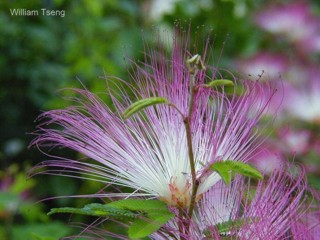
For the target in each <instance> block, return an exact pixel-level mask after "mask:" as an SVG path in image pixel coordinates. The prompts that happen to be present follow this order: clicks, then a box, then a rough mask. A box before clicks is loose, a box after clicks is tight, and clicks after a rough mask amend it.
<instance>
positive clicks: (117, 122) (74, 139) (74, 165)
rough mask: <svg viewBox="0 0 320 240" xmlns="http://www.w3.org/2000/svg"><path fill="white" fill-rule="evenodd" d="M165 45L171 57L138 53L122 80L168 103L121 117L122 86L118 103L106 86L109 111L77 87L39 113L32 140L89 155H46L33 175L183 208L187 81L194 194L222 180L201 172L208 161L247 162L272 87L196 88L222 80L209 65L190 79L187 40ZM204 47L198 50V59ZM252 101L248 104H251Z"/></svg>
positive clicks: (187, 179)
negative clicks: (67, 99) (138, 60)
mask: <svg viewBox="0 0 320 240" xmlns="http://www.w3.org/2000/svg"><path fill="white" fill-rule="evenodd" d="M172 42H173V43H172V51H171V53H170V54H168V53H165V50H164V49H163V48H162V47H161V46H162V43H159V49H158V50H150V51H149V52H147V53H146V54H145V56H146V60H145V62H146V63H145V64H143V65H142V66H137V64H133V66H134V67H135V68H136V70H135V71H134V72H133V73H132V75H131V77H132V80H133V82H135V86H133V85H130V84H127V85H128V86H129V87H130V89H131V91H132V92H133V94H134V96H135V98H137V99H144V98H150V97H162V98H166V99H167V101H168V102H169V103H170V106H169V105H166V104H158V105H155V106H151V107H148V108H146V109H144V110H143V111H142V112H140V113H137V114H134V115H133V116H132V117H130V118H129V119H126V120H125V119H124V118H123V117H122V113H123V112H124V111H125V109H127V108H128V106H130V105H131V104H132V103H133V102H134V101H133V100H131V99H130V98H129V97H128V94H126V93H125V92H124V90H123V89H122V93H124V94H123V95H122V96H121V97H122V100H121V101H120V100H118V97H119V96H118V95H117V94H116V93H113V91H111V90H110V89H109V94H110V96H111V98H112V100H113V103H114V106H115V109H116V110H115V111H112V110H111V108H110V107H108V106H107V105H106V104H105V103H103V102H102V101H101V100H100V99H99V98H98V97H97V96H96V95H94V94H93V93H91V92H89V91H87V90H79V89H76V90H74V91H76V93H78V95H79V97H76V98H74V99H73V101H74V103H75V105H74V106H71V107H68V108H66V109H59V110H52V111H48V112H45V113H43V114H42V115H41V116H40V118H39V120H40V121H42V123H40V124H39V126H38V130H37V131H36V133H35V134H37V137H36V139H35V140H34V141H33V142H32V144H33V145H37V146H38V147H40V148H42V147H66V148H69V149H72V150H74V151H77V152H79V153H81V154H82V155H84V156H87V158H88V159H91V160H86V159H79V160H73V159H67V158H63V157H53V156H51V157H52V158H53V159H52V160H47V161H44V162H43V163H41V164H39V165H38V166H36V167H35V168H34V169H33V172H34V173H37V172H38V170H40V172H41V173H43V174H55V175H64V176H70V177H77V178H82V179H92V180H95V181H99V182H102V183H104V184H112V185H113V186H121V187H129V188H130V189H132V191H130V192H123V193H109V194H100V195H99V196H101V197H137V196H143V197H147V198H158V199H161V200H163V201H165V202H166V203H167V204H169V205H172V206H180V207H181V206H182V207H186V206H189V204H190V201H191V199H190V198H191V195H192V186H191V185H192V176H191V169H190V163H189V154H188V144H187V140H186V129H185V125H184V120H185V118H186V117H187V116H188V112H189V107H190V101H191V100H190V86H191V84H193V85H194V86H195V87H197V88H196V91H195V95H194V99H193V101H194V104H193V109H192V114H191V118H190V119H189V121H190V128H191V136H192V147H193V150H194V164H195V172H196V178H197V180H198V181H199V182H200V183H199V188H198V192H197V199H199V198H200V197H201V195H202V194H203V193H205V192H206V191H207V190H208V189H209V188H210V187H211V186H213V185H215V184H216V183H217V182H218V181H219V180H220V179H221V178H220V176H219V175H218V174H217V173H212V172H211V173H208V171H207V166H208V165H210V164H211V163H213V162H214V161H218V160H219V161H221V160H227V159H230V160H237V161H243V162H246V161H248V160H249V159H250V155H251V153H252V151H253V150H254V149H255V147H256V146H257V145H258V144H259V141H257V138H258V136H259V134H258V132H257V128H256V127H257V122H258V121H259V118H260V117H261V115H262V113H263V112H264V110H265V109H266V108H267V107H268V103H269V101H270V98H271V96H272V94H273V90H272V89H271V88H270V87H269V88H265V87H264V86H262V85H261V84H260V83H259V82H251V81H249V82H244V84H243V86H242V89H243V92H242V94H241V96H240V97H239V96H238V95H237V94H235V93H234V94H233V95H232V96H231V97H229V96H228V95H227V94H226V93H225V92H224V91H222V92H219V91H217V89H210V88H204V87H201V86H202V85H203V84H204V83H205V82H206V81H208V79H209V81H211V80H213V79H216V78H221V76H220V75H219V74H218V73H217V71H216V68H214V67H212V68H210V67H207V70H206V71H205V70H201V71H199V72H198V73H197V74H196V75H195V79H194V82H192V81H191V80H190V78H191V76H190V71H189V69H188V67H187V66H186V64H185V63H186V60H187V59H188V58H190V54H189V52H190V51H192V50H191V49H190V47H189V45H190V43H189V42H190V40H189V38H188V37H182V38H180V37H179V36H174V37H173V41H172ZM194 51H195V52H198V51H197V50H194ZM206 52H207V50H206V49H204V50H203V54H202V55H203V61H204V60H205V59H206ZM239 85H240V84H239ZM261 96H264V97H261ZM259 99H261V100H259ZM253 103H255V106H256V107H255V108H252V107H251V106H252V104H253ZM172 106H174V107H172ZM44 167H45V169H44ZM47 167H48V168H47ZM204 176H205V177H204ZM92 196H97V195H92Z"/></svg>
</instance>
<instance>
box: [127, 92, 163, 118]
mask: <svg viewBox="0 0 320 240" xmlns="http://www.w3.org/2000/svg"><path fill="white" fill-rule="evenodd" d="M164 103H168V100H167V99H166V98H162V97H152V98H144V99H141V100H138V101H136V102H134V103H133V104H131V105H130V106H129V107H128V108H127V109H126V110H125V111H124V112H123V114H122V117H123V118H124V119H128V118H129V117H131V116H132V115H133V114H135V113H136V112H139V111H141V110H142V109H144V108H146V107H149V106H153V105H156V104H164Z"/></svg>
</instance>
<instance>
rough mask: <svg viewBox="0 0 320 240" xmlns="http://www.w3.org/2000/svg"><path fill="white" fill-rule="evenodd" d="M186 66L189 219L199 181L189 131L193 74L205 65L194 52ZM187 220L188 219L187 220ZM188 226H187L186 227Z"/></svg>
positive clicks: (192, 99) (185, 119) (193, 93)
mask: <svg viewBox="0 0 320 240" xmlns="http://www.w3.org/2000/svg"><path fill="white" fill-rule="evenodd" d="M187 66H188V69H189V74H190V90H189V91H190V96H189V99H190V100H189V111H188V116H187V117H185V118H184V121H183V122H184V125H185V128H186V137H187V145H188V155H189V163H190V171H191V177H192V193H191V201H190V205H189V209H188V219H191V217H192V213H193V210H194V205H195V202H196V196H197V191H198V187H199V181H198V180H197V176H196V170H195V160H194V154H193V147H192V133H191V124H190V122H191V118H192V111H193V106H194V95H195V93H196V91H195V87H194V86H195V76H196V74H197V73H198V71H199V70H205V66H204V64H203V62H202V60H201V57H200V55H198V54H196V55H194V56H193V57H192V58H190V59H188V60H187ZM188 222H189V221H188ZM188 225H189V223H188ZM188 228H189V226H187V229H188Z"/></svg>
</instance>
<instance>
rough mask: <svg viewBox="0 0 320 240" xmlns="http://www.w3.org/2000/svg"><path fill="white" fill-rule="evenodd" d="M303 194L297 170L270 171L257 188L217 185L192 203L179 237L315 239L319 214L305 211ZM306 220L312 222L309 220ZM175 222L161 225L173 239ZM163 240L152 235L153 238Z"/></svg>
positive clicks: (303, 179) (301, 174)
mask: <svg viewBox="0 0 320 240" xmlns="http://www.w3.org/2000/svg"><path fill="white" fill-rule="evenodd" d="M307 191H308V189H307V181H306V176H305V172H304V171H303V170H301V171H300V170H299V171H296V173H295V174H292V173H291V174H290V173H288V172H284V171H282V170H276V171H274V172H273V173H272V174H271V175H270V177H269V178H266V177H265V180H264V181H261V182H259V183H258V184H254V183H252V182H250V181H244V179H243V178H241V177H239V178H235V180H234V181H233V182H232V183H231V184H230V185H225V184H224V183H223V182H219V183H217V184H216V185H214V186H213V187H212V188H210V190H209V191H207V192H206V193H205V194H204V196H203V198H202V199H201V200H200V201H199V202H198V207H197V212H196V213H195V214H194V216H193V223H192V224H191V225H190V229H189V232H186V233H185V235H183V238H184V239H188V240H193V239H217V240H219V239H225V237H227V239H247V240H254V239H265V240H273V239H309V240H312V239H314V240H315V239H317V235H315V234H316V233H317V232H318V231H319V226H318V225H317V224H318V223H319V215H318V211H314V209H311V208H310V206H311V203H310V202H309V200H308V198H307V197H306V193H307ZM311 219H313V220H315V221H314V222H310V220H311ZM178 222H179V219H174V220H172V221H170V222H169V223H168V224H167V226H165V229H168V230H169V229H170V233H173V234H175V237H177V239H179V235H178V234H180V236H181V233H180V232H179V231H178V230H177V228H178V224H179V223H178ZM222 226H223V229H222ZM174 228H176V231H173V229H174ZM163 234H165V233H163ZM166 237H168V236H165V237H161V235H159V234H157V233H156V234H154V239H168V238H166Z"/></svg>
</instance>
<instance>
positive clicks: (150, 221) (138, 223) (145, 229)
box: [128, 210, 175, 238]
mask: <svg viewBox="0 0 320 240" xmlns="http://www.w3.org/2000/svg"><path fill="white" fill-rule="evenodd" d="M174 216H175V215H174V214H173V213H169V212H162V211H156V210H153V211H152V212H150V213H149V214H148V215H147V217H145V218H138V219H136V220H135V221H134V222H133V223H132V225H131V226H130V228H129V230H128V235H129V237H130V238H143V237H147V236H149V235H150V234H152V233H154V232H155V231H157V230H158V229H159V228H161V226H162V225H164V224H165V223H166V222H168V221H169V220H170V219H171V218H173V217H174Z"/></svg>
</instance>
